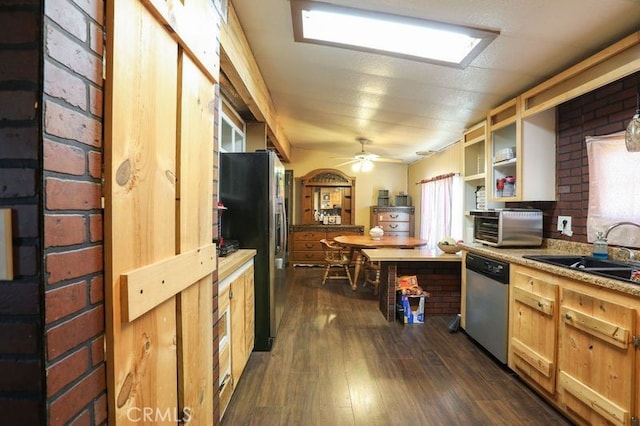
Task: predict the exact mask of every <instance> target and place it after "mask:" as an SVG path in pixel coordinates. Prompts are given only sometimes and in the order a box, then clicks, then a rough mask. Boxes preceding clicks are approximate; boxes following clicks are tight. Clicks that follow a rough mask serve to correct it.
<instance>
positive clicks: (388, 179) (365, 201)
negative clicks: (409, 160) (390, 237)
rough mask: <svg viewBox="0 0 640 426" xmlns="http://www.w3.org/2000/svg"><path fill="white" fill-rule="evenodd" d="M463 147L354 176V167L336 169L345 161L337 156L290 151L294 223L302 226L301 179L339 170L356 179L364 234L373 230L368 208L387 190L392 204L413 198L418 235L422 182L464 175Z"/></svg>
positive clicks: (358, 215)
mask: <svg viewBox="0 0 640 426" xmlns="http://www.w3.org/2000/svg"><path fill="white" fill-rule="evenodd" d="M461 155H462V150H461V144H460V143H457V144H455V145H452V146H451V147H449V148H448V149H446V150H445V151H443V152H441V153H437V154H435V155H433V156H431V157H429V158H425V159H423V160H420V161H417V162H415V163H413V164H410V165H407V164H391V163H376V164H375V167H374V169H373V171H371V172H368V173H354V172H353V171H352V170H351V165H346V166H341V167H335V166H336V164H340V162H341V161H342V160H339V159H336V158H332V157H334V156H335V155H334V154H332V153H330V152H325V151H311V150H302V149H298V148H295V147H292V149H291V158H292V161H291V162H290V163H287V164H285V167H286V168H287V169H292V170H293V176H294V178H295V182H296V189H295V191H294V202H293V208H294V212H293V217H294V221H293V222H292V223H294V224H297V223H300V222H299V217H300V213H299V208H298V207H299V196H300V195H299V178H300V177H302V176H304V175H306V174H307V173H309V172H310V171H312V170H314V169H324V168H329V169H334V168H335V169H338V170H341V171H342V172H344V173H346V174H347V175H349V176H355V178H356V215H355V217H356V224H357V225H364V227H365V231H366V230H368V229H369V227H370V218H369V207H370V206H372V205H375V204H376V203H377V199H378V190H380V189H388V190H389V194H390V195H391V201H392V203H393V196H394V195H397V194H398V193H400V192H405V193H407V194H409V195H410V196H411V201H412V203H413V205H414V206H415V207H416V234H417V233H418V232H419V229H420V185H416V182H420V181H421V180H422V179H429V178H432V177H435V176H438V175H441V174H446V173H452V172H453V173H456V172H461V164H462V159H461Z"/></svg>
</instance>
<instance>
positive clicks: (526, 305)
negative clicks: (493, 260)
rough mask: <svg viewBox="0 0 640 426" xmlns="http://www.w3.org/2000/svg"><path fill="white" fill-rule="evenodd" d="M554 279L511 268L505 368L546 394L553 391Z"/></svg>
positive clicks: (536, 271) (555, 337)
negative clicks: (507, 345) (507, 354)
mask: <svg viewBox="0 0 640 426" xmlns="http://www.w3.org/2000/svg"><path fill="white" fill-rule="evenodd" d="M557 280H558V279H557V277H554V276H553V275H550V274H547V273H544V272H541V271H538V270H535V269H530V268H525V267H522V266H517V265H512V267H511V277H510V286H511V288H510V298H509V312H511V321H510V322H509V358H508V359H509V367H510V368H511V369H512V370H514V371H516V372H517V373H518V374H519V375H520V376H521V377H522V378H523V379H524V380H526V381H527V382H529V383H530V384H532V385H534V386H537V387H539V388H540V389H542V390H544V392H546V393H548V394H549V395H553V394H554V393H555V388H556V368H557V360H556V343H557V340H558V295H559V293H558V285H557Z"/></svg>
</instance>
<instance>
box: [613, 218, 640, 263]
mask: <svg viewBox="0 0 640 426" xmlns="http://www.w3.org/2000/svg"><path fill="white" fill-rule="evenodd" d="M621 225H631V226H635V227H636V228H638V229H640V225H639V224H637V223H634V222H618V223H614V224H613V225H611V226H610V227H608V228H607V230H606V231H605V233H604V238H605V240H606V239H607V238H608V237H609V232H611V231H612V230H613V229H615V228H617V227H618V226H621ZM621 248H623V249H625V250H627V251H628V252H629V261H630V262H634V263H635V259H636V256H635V253H634V252H633V250H631V249H630V248H627V247H621Z"/></svg>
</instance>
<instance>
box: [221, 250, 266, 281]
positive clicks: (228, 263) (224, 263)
mask: <svg viewBox="0 0 640 426" xmlns="http://www.w3.org/2000/svg"><path fill="white" fill-rule="evenodd" d="M256 253H257V251H256V250H255V249H240V250H238V251H235V252H233V253H231V254H230V255H228V256H225V257H218V281H222V280H224V279H225V278H227V277H228V276H229V275H231V274H232V273H233V272H234V271H235V270H236V269H238V268H239V267H240V266H242V265H244V264H245V263H246V262H247V261H248V260H251V259H252V258H253V257H254V256H255V255H256Z"/></svg>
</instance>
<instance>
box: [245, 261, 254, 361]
mask: <svg viewBox="0 0 640 426" xmlns="http://www.w3.org/2000/svg"><path fill="white" fill-rule="evenodd" d="M253 270H254V268H253V265H251V266H250V267H249V268H247V270H246V271H245V273H244V346H245V361H244V364H245V365H246V363H247V361H248V359H249V356H250V355H251V352H252V351H253V344H254V341H255V323H256V314H255V292H254V279H253Z"/></svg>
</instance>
